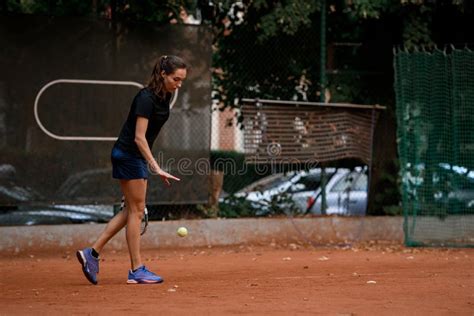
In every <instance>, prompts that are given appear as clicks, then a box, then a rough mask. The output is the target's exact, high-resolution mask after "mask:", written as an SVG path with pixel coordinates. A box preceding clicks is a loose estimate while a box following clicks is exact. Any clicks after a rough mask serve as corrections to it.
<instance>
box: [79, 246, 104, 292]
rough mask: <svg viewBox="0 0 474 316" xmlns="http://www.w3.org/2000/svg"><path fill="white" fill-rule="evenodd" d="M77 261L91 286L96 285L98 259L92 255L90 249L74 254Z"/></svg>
mask: <svg viewBox="0 0 474 316" xmlns="http://www.w3.org/2000/svg"><path fill="white" fill-rule="evenodd" d="M76 256H77V260H79V262H80V263H81V265H82V272H84V275H85V276H86V278H87V280H89V282H90V283H92V284H97V273H99V259H97V258H95V257H94V256H93V255H92V248H86V249H83V250H78V251H77V252H76Z"/></svg>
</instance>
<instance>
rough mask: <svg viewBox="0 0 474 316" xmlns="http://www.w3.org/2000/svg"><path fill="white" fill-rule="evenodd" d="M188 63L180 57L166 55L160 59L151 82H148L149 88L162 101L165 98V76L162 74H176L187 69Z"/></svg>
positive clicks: (152, 74) (154, 68)
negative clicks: (179, 70)
mask: <svg viewBox="0 0 474 316" xmlns="http://www.w3.org/2000/svg"><path fill="white" fill-rule="evenodd" d="M186 68H187V66H186V63H185V62H184V60H183V59H182V58H180V57H178V56H173V55H164V56H161V57H160V58H158V60H157V61H156V64H155V66H154V67H153V71H152V73H151V77H150V80H149V81H148V85H147V87H148V88H150V89H152V90H153V92H154V93H155V94H156V95H157V96H158V97H159V98H161V99H164V98H165V95H166V93H165V90H164V83H163V76H162V75H161V72H162V71H164V72H165V74H167V75H169V74H172V73H173V72H175V71H176V70H177V69H186Z"/></svg>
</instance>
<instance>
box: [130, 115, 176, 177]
mask: <svg viewBox="0 0 474 316" xmlns="http://www.w3.org/2000/svg"><path fill="white" fill-rule="evenodd" d="M147 128H148V119H147V118H146V117H142V116H137V124H136V127H135V144H137V147H138V150H140V152H141V154H142V156H143V157H144V158H145V160H146V161H147V162H148V165H149V166H150V168H151V171H152V172H153V173H155V174H158V175H159V176H160V177H161V179H162V180H163V181H164V182H165V183H166V184H167V185H170V182H169V179H173V180H176V181H179V180H180V179H179V178H177V177H175V176H173V175H171V174H169V173H168V172H166V171H164V170H163V169H161V168H160V166H159V165H158V163H157V162H156V160H155V158H154V157H153V154H152V153H151V149H150V146H148V142H147V140H146V136H145V135H146V130H147Z"/></svg>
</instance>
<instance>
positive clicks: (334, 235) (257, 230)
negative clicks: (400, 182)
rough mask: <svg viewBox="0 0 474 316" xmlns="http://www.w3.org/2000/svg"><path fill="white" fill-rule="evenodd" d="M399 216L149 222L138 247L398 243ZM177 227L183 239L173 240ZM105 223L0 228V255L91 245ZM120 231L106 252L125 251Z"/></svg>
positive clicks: (401, 221) (401, 230)
mask: <svg viewBox="0 0 474 316" xmlns="http://www.w3.org/2000/svg"><path fill="white" fill-rule="evenodd" d="M402 225H403V218H402V217H355V218H343V217H321V218H296V219H290V218H259V219H254V218H249V219H206V220H182V221H166V222H150V225H149V226H148V231H147V233H146V234H145V235H144V236H143V238H142V248H143V249H147V248H148V249H149V248H179V247H206V246H228V245H236V244H254V245H268V244H271V243H277V244H280V243H281V244H288V243H311V244H313V245H326V244H329V243H351V242H358V241H369V240H385V241H395V242H400V243H401V242H403V228H402ZM180 226H185V227H187V228H188V231H189V234H188V236H187V237H184V238H181V237H179V236H177V234H176V229H177V228H178V227H180ZM104 227H105V224H83V225H58V226H16V227H0V236H1V239H0V253H2V254H14V253H23V252H28V251H34V252H37V251H40V250H44V251H50V250H52V249H54V250H55V251H65V250H75V249H77V248H83V247H86V246H89V245H91V244H92V243H93V242H94V241H95V239H96V238H97V237H98V235H99V234H100V232H101V231H102V230H103V229H104ZM126 247H127V244H126V241H125V233H124V231H121V232H119V233H118V235H117V236H115V238H113V239H112V240H111V241H110V242H109V244H108V245H107V249H115V250H120V249H126Z"/></svg>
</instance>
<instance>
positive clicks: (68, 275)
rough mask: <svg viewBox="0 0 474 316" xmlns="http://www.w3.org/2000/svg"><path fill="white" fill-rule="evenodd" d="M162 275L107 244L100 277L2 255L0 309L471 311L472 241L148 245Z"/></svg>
mask: <svg viewBox="0 0 474 316" xmlns="http://www.w3.org/2000/svg"><path fill="white" fill-rule="evenodd" d="M143 258H144V259H145V263H146V265H147V266H148V267H149V268H150V269H152V270H154V271H158V272H159V273H160V274H161V275H162V276H163V277H164V278H165V282H164V283H162V284H155V285H127V284H126V283H125V281H126V277H127V269H128V267H129V261H128V254H127V252H125V251H124V252H114V251H105V252H104V253H103V255H102V262H101V267H100V269H101V270H100V274H99V282H100V283H99V285H97V286H93V285H90V284H89V283H88V282H87V281H86V279H85V278H84V276H83V274H82V271H81V269H80V265H79V264H78V263H77V260H76V258H75V255H74V253H73V252H68V253H58V254H54V253H48V254H38V253H27V254H19V255H15V256H12V255H2V257H1V259H0V269H1V275H2V278H1V280H0V285H1V289H2V290H1V296H0V314H1V315H13V314H15V315H17V314H24V315H26V314H42V315H46V314H48V315H50V314H58V315H59V314H109V315H115V314H130V315H131V314H133V315H140V314H142V315H152V314H161V315H176V314H178V315H189V314H191V315H222V314H254V315H257V314H271V315H275V314H279V315H293V314H311V315H314V314H330V315H382V314H383V315H415V314H416V315H474V249H433V248H430V249H422V248H404V247H402V246H399V245H393V244H392V245H380V244H378V245H375V244H364V245H356V246H355V245H352V246H351V247H349V246H346V247H321V248H312V247H304V246H298V245H293V244H291V245H285V246H280V245H271V246H267V247H261V246H259V247H249V246H240V247H239V246H234V247H228V248H199V249H179V250H176V251H175V250H162V249H161V250H160V249H157V250H145V251H144V252H143Z"/></svg>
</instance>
